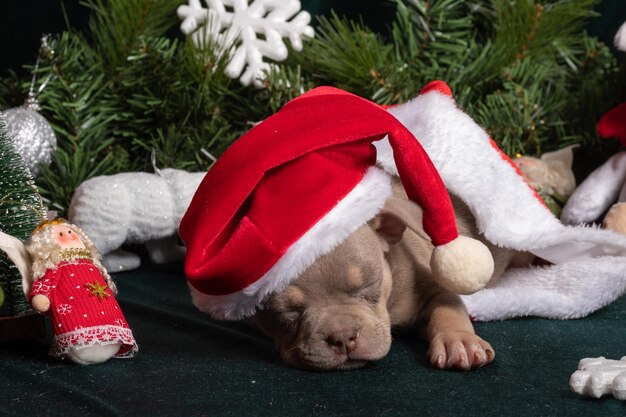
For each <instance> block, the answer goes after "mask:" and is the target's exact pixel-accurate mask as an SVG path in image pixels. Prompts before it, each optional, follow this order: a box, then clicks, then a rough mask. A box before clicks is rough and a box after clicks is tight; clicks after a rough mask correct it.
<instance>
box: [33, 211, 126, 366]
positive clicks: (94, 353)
mask: <svg viewBox="0 0 626 417" xmlns="http://www.w3.org/2000/svg"><path fill="white" fill-rule="evenodd" d="M26 249H27V250H28V252H29V253H30V256H31V258H32V279H33V284H32V288H31V290H30V294H29V300H30V302H31V305H32V307H33V309H34V310H35V311H37V312H39V313H42V314H48V315H49V316H50V321H51V323H52V327H53V333H54V339H53V342H52V347H51V348H50V354H51V355H52V356H56V357H60V358H68V359H70V360H72V361H73V362H76V363H78V364H80V365H89V364H96V363H101V362H104V361H106V360H108V359H109V358H112V357H117V358H127V357H132V356H134V355H135V354H136V353H137V350H138V346H137V343H136V342H135V338H134V337H133V333H132V331H131V329H130V328H129V327H128V323H127V322H126V319H125V318H124V315H123V314H122V310H121V309H120V307H119V305H118V303H117V301H116V300H115V297H114V296H115V295H116V294H117V289H116V287H115V284H114V283H113V281H112V280H111V277H110V276H109V274H108V273H107V271H106V269H105V268H104V267H103V266H102V264H101V261H100V255H99V254H98V252H97V250H96V248H95V246H94V245H93V243H92V242H91V241H90V240H89V238H88V237H87V235H86V234H85V233H84V232H83V231H82V230H81V229H80V228H78V227H77V226H75V225H73V224H69V223H67V222H66V221H65V220H63V219H55V220H46V221H44V222H42V223H41V224H40V225H39V226H38V227H37V229H35V231H34V232H33V236H32V237H31V239H30V241H29V242H28V243H27V245H26Z"/></svg>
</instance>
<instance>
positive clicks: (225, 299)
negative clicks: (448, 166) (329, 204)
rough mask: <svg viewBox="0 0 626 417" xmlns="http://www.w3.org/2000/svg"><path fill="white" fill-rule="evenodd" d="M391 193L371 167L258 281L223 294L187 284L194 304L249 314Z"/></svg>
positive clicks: (228, 316)
mask: <svg viewBox="0 0 626 417" xmlns="http://www.w3.org/2000/svg"><path fill="white" fill-rule="evenodd" d="M391 195H392V188H391V177H390V176H389V175H388V174H386V173H385V172H384V171H383V170H381V169H379V168H376V167H370V168H369V169H368V170H367V172H366V173H365V176H364V177H363V179H362V180H361V182H360V183H359V184H357V186H356V187H354V188H353V189H352V191H350V192H349V193H348V194H347V195H346V196H345V197H344V198H343V199H342V200H341V201H339V202H338V203H337V205H336V206H335V207H334V208H333V209H332V210H331V211H330V212H328V214H326V215H325V216H324V217H323V218H322V219H321V220H320V221H318V222H317V223H316V224H315V225H314V226H313V227H311V229H309V230H308V231H307V232H306V233H305V234H304V235H302V237H301V238H300V239H298V240H297V241H296V242H295V243H294V244H293V245H291V246H290V247H289V249H288V250H287V251H286V252H285V254H284V255H283V256H282V257H281V258H280V259H279V260H278V261H277V262H276V263H275V264H274V266H273V267H272V268H271V269H270V270H269V271H268V272H267V273H266V274H265V275H263V276H262V277H261V278H260V279H259V280H258V281H256V282H255V283H254V284H252V285H250V286H249V287H247V288H244V289H243V290H241V291H238V292H235V293H232V294H226V295H208V294H204V293H202V292H200V291H198V290H196V289H195V288H194V287H193V286H192V285H190V286H189V287H190V289H191V296H192V298H193V302H194V304H195V305H196V307H198V308H199V309H200V310H201V311H203V312H205V313H209V314H211V315H212V316H213V317H214V318H216V319H220V320H239V319H242V318H244V317H248V316H251V315H252V314H254V313H255V312H256V311H257V309H259V307H261V306H262V304H263V302H264V301H265V299H266V298H267V297H268V296H269V295H271V294H273V293H276V292H280V291H282V290H284V289H285V288H286V287H287V286H288V285H289V283H291V281H293V280H294V279H296V278H297V277H298V276H300V274H302V273H303V272H304V271H305V270H306V269H307V268H308V267H309V266H311V265H312V264H313V263H314V262H315V261H316V260H317V259H318V258H319V257H320V256H322V255H324V254H326V253H328V252H330V251H331V250H332V249H334V248H335V247H337V246H338V245H339V244H340V243H341V242H343V241H344V240H346V239H347V238H348V236H350V235H351V234H352V233H354V232H355V231H356V230H357V229H358V228H359V227H361V226H363V225H364V224H365V223H367V222H368V221H369V220H371V219H372V218H373V217H374V216H376V214H377V213H378V212H379V211H380V209H381V208H382V207H383V205H384V204H385V201H386V200H387V199H388V198H389V197H391Z"/></svg>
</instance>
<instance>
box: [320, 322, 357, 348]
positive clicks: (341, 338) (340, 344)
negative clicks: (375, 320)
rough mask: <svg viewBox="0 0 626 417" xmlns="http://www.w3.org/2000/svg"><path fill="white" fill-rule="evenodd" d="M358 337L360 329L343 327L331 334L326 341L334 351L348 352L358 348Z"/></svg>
mask: <svg viewBox="0 0 626 417" xmlns="http://www.w3.org/2000/svg"><path fill="white" fill-rule="evenodd" d="M358 338H359V329H356V328H351V329H343V330H339V331H336V332H333V333H331V334H329V335H328V337H327V338H326V343H328V346H329V347H330V348H331V349H332V350H333V351H334V352H336V353H339V354H344V353H345V354H347V353H350V352H352V351H353V350H354V349H356V345H357V339H358Z"/></svg>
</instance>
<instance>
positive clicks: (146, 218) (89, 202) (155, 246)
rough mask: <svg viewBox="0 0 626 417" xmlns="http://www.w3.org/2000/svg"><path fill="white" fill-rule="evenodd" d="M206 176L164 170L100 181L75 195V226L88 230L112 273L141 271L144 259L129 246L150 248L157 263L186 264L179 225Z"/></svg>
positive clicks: (91, 181)
mask: <svg viewBox="0 0 626 417" xmlns="http://www.w3.org/2000/svg"><path fill="white" fill-rule="evenodd" d="M203 177H204V173H203V172H202V173H189V172H186V171H182V170H178V169H163V170H160V171H159V172H158V173H156V174H149V173H145V172H132V173H122V174H116V175H107V176H101V177H94V178H91V179H89V180H87V181H85V182H83V183H82V184H81V185H80V186H79V187H78V188H77V189H76V191H75V192H74V196H73V197H72V203H71V205H70V209H69V213H68V217H69V221H70V222H71V223H73V224H76V225H77V226H78V227H80V228H81V229H83V230H84V231H85V233H87V235H89V237H90V238H91V240H92V241H93V243H94V244H95V245H96V247H97V248H98V250H99V251H100V253H101V254H102V256H103V264H104V265H105V267H106V268H107V269H108V270H109V271H111V272H119V271H124V270H129V269H134V268H137V267H138V266H139V265H140V263H141V261H140V258H139V256H138V255H136V254H134V253H130V252H127V251H124V250H121V249H120V247H121V246H122V245H123V244H125V243H145V244H146V246H147V249H148V254H149V256H150V258H151V259H152V261H153V262H155V263H165V262H172V261H175V260H179V259H182V258H183V257H184V255H185V249H184V247H183V246H182V245H180V244H179V243H178V234H177V232H178V225H179V224H180V219H181V218H182V216H183V214H184V213H185V210H187V206H189V202H190V201H191V198H192V197H193V194H194V193H195V191H196V189H197V188H198V185H199V184H200V181H202V178H203Z"/></svg>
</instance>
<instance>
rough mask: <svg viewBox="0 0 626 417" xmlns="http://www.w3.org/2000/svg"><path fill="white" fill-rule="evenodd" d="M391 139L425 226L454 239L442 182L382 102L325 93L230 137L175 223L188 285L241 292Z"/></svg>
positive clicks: (435, 236)
mask: <svg viewBox="0 0 626 417" xmlns="http://www.w3.org/2000/svg"><path fill="white" fill-rule="evenodd" d="M387 134H388V135H389V141H390V143H391V146H392V148H393V149H394V154H395V158H396V165H397V166H398V170H399V172H400V176H401V178H402V181H403V184H404V186H405V188H406V190H407V193H408V195H409V197H410V198H412V199H413V200H414V201H415V202H417V203H418V204H419V205H420V206H421V207H422V208H423V210H424V220H423V224H424V229H425V231H426V232H427V233H428V234H429V235H430V236H431V238H432V240H433V243H434V244H436V245H441V244H444V243H447V242H449V241H451V240H453V239H455V238H456V237H457V236H458V232H457V229H456V223H455V219H454V212H453V209H452V204H451V202H450V198H449V196H448V194H447V191H446V190H445V188H444V185H443V182H442V180H441V178H440V177H439V175H438V174H437V172H436V170H435V168H434V166H433V165H432V162H431V161H430V159H429V158H428V156H427V155H426V152H425V151H424V150H423V148H422V147H421V145H419V143H418V141H417V140H415V138H414V137H413V135H412V134H411V133H410V132H409V131H408V130H407V129H406V128H405V127H404V126H403V125H402V124H401V123H400V122H398V121H397V120H396V119H395V118H394V117H393V116H392V115H390V114H389V113H388V112H386V111H385V110H383V109H381V108H380V107H379V106H377V105H375V104H373V103H371V102H369V101H367V100H365V99H362V98H359V97H357V96H355V95H352V94H349V93H346V92H344V91H341V90H338V89H334V88H330V87H322V88H317V89H314V90H312V91H311V92H309V93H307V94H304V95H303V96H300V97H299V98H296V99H294V100H292V101H291V102H289V103H287V104H286V105H285V106H284V107H283V109H282V110H281V111H279V112H278V113H276V114H275V115H273V116H271V117H269V118H268V119H266V120H265V121H264V122H262V123H260V124H259V125H257V126H255V127H254V128H253V129H251V130H250V131H249V132H248V133H247V134H245V135H244V136H242V137H241V138H240V139H239V140H237V141H236V142H235V143H234V144H233V145H231V147H230V148H229V149H228V150H227V151H226V152H225V153H224V154H223V155H222V157H221V158H219V160H218V161H217V162H216V163H215V164H214V165H213V167H212V168H211V169H210V170H209V172H208V173H207V175H206V176H205V178H204V179H203V181H202V183H201V184H200V186H199V188H198V190H197V192H196V194H195V195H194V198H193V199H192V201H191V204H190V206H189V208H188V210H187V212H186V213H185V216H184V217H183V219H182V221H181V225H180V235H181V237H182V238H183V240H184V241H185V243H186V245H187V256H186V261H185V272H186V275H187V277H188V279H189V282H190V283H191V284H192V285H193V286H194V287H195V288H196V289H198V290H199V291H202V292H205V293H208V294H214V295H219V294H227V293H231V292H234V291H238V290H241V289H243V288H246V287H247V286H248V285H250V284H251V283H253V282H255V281H256V280H258V279H259V278H260V277H261V276H263V275H264V274H265V273H266V272H267V271H268V270H269V269H270V268H271V266H272V265H274V264H275V263H276V261H277V260H278V259H280V257H281V256H282V255H283V254H284V253H285V252H286V251H287V249H288V248H289V246H290V245H292V244H293V243H294V242H295V241H296V240H297V239H299V238H300V237H301V236H302V235H303V234H304V233H306V231H307V230H309V229H310V228H311V227H312V226H313V225H314V224H315V223H316V222H317V221H319V220H320V219H321V218H322V217H323V216H324V215H325V214H327V213H328V212H329V211H330V210H331V209H332V208H333V207H334V206H335V205H336V204H337V202H338V201H340V200H341V199H342V198H343V197H345V195H346V194H347V193H349V192H350V191H351V190H352V189H353V188H354V187H355V186H356V185H357V184H358V183H359V182H360V181H361V179H362V178H363V175H364V174H365V171H366V170H367V168H368V167H369V166H372V165H374V164H375V161H376V155H375V148H374V147H373V145H372V144H371V143H372V141H375V140H379V139H382V138H383V137H384V136H386V135H387Z"/></svg>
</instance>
